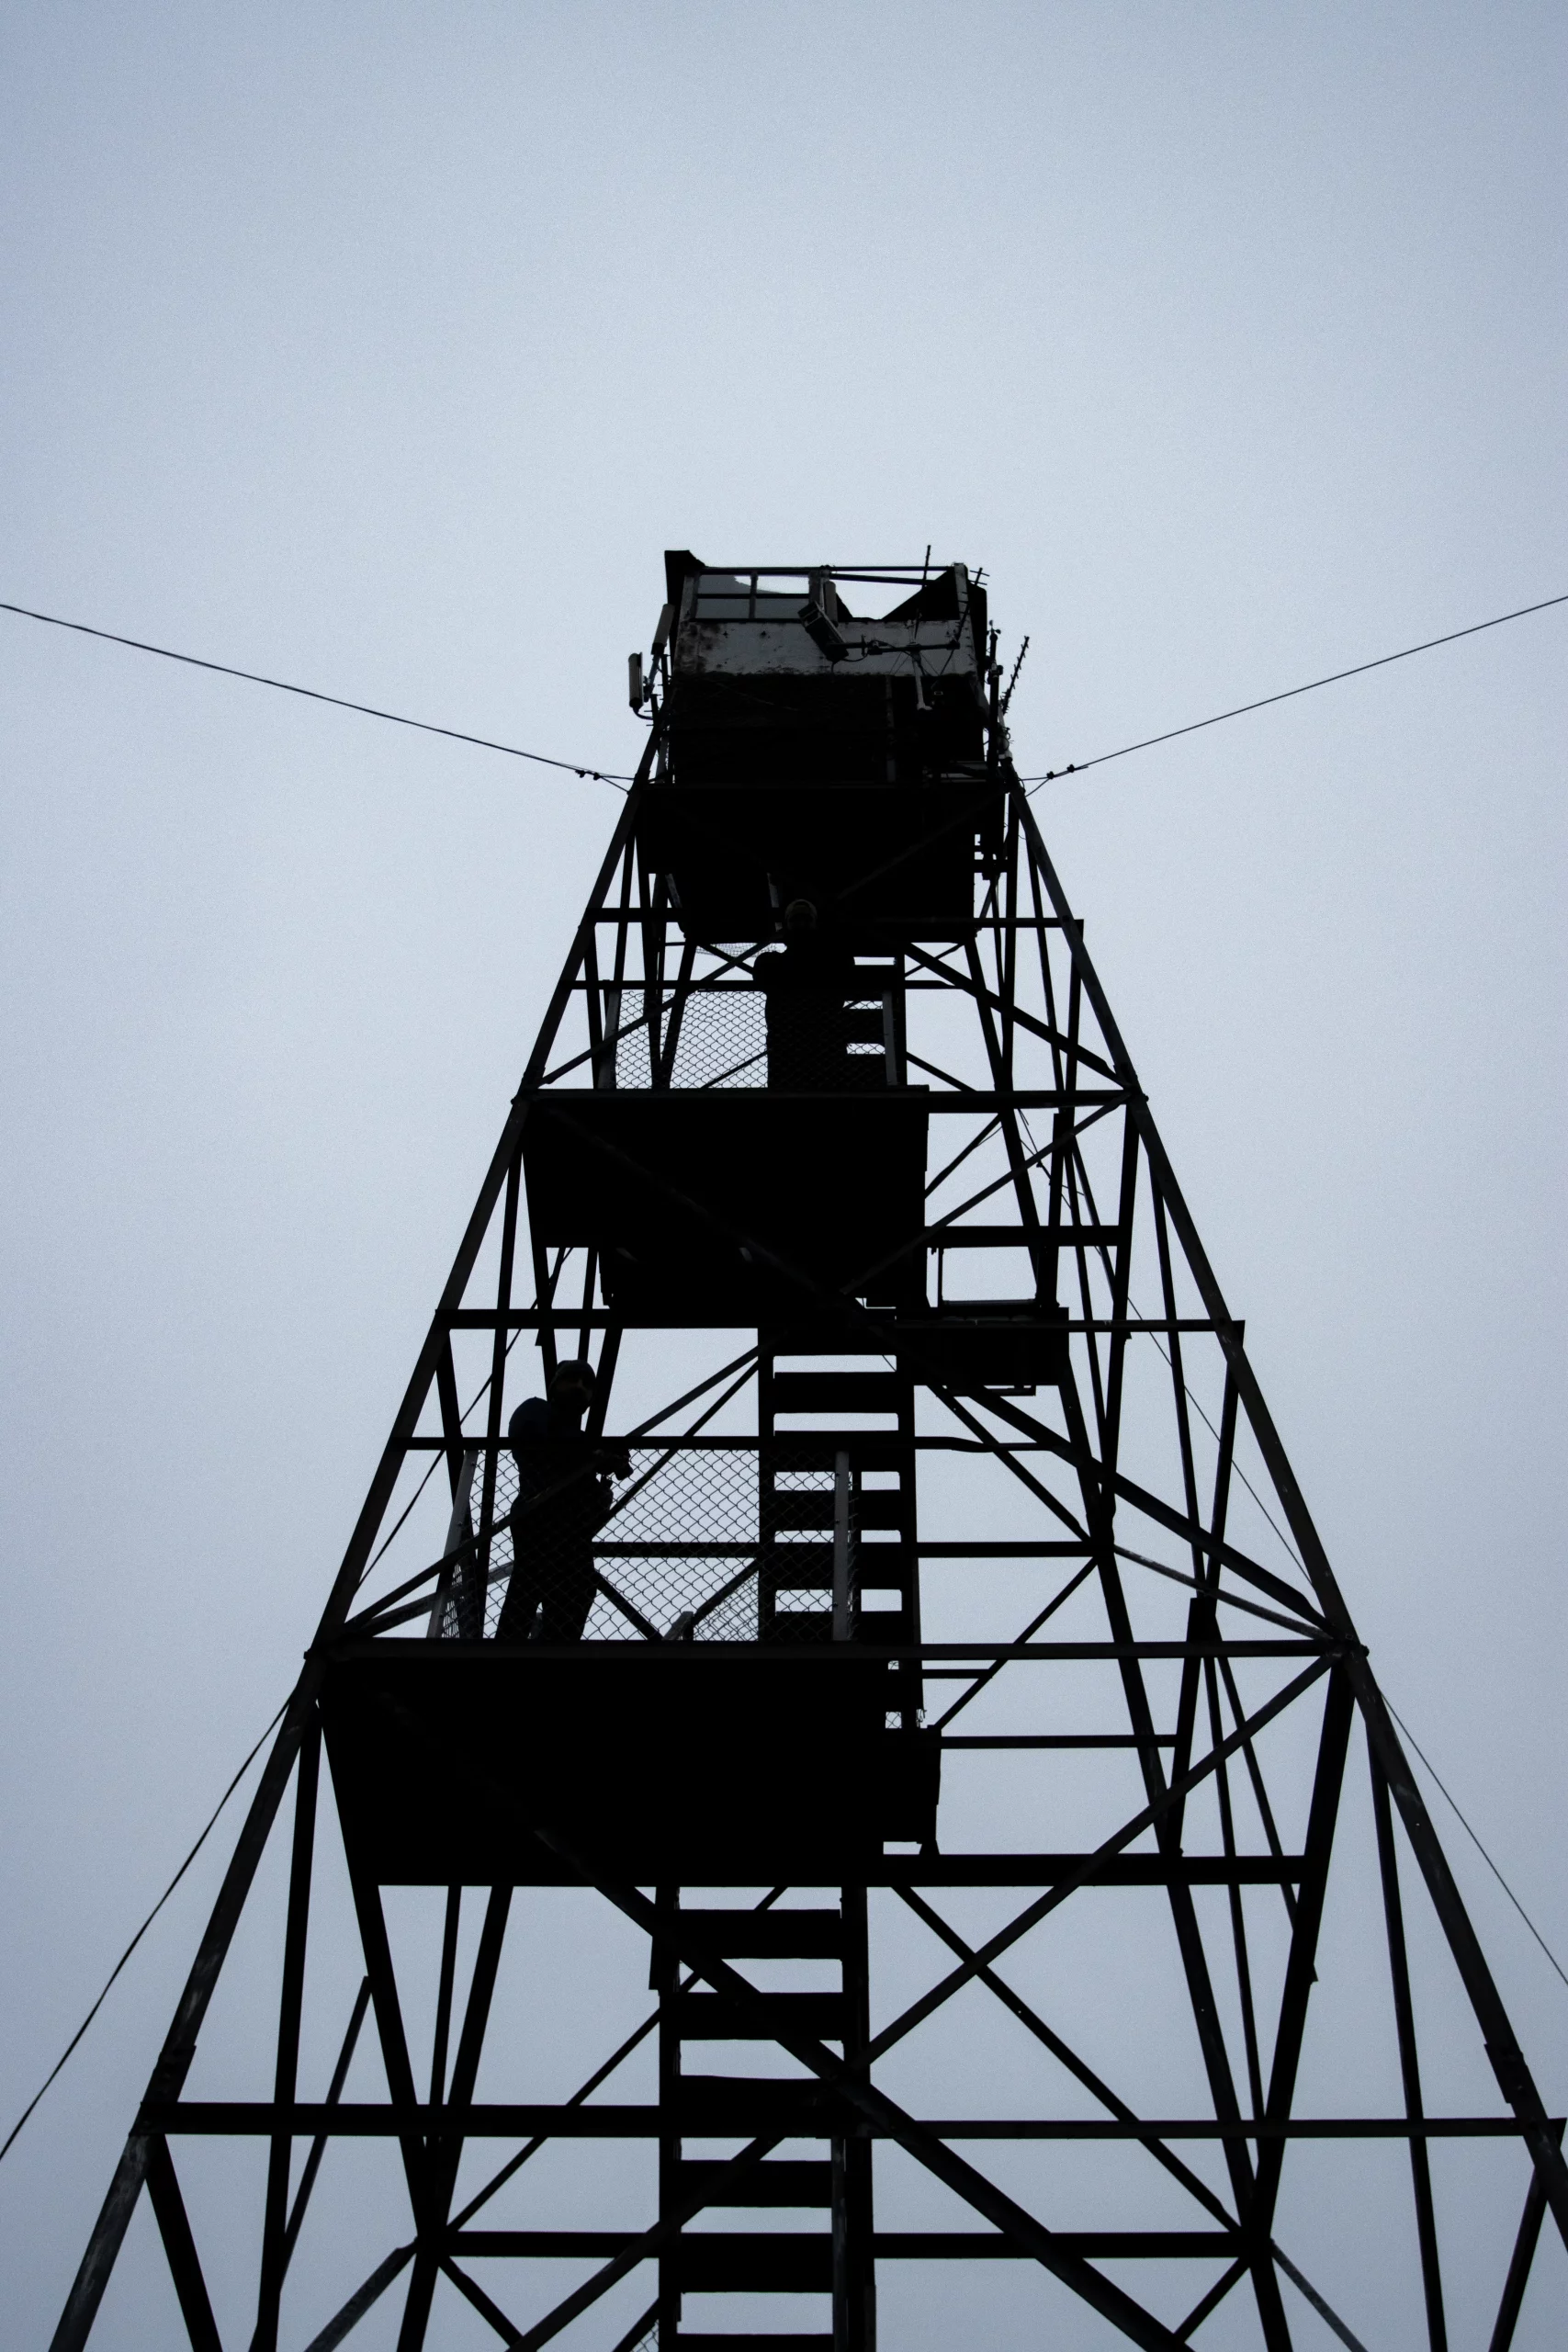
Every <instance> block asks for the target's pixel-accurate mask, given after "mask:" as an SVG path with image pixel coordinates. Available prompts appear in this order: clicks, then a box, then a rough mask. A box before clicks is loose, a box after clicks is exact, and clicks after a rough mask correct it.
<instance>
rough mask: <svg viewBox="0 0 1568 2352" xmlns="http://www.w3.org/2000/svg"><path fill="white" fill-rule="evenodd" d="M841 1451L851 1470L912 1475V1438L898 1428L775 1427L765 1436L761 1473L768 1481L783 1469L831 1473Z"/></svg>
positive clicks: (766, 1482)
mask: <svg viewBox="0 0 1568 2352" xmlns="http://www.w3.org/2000/svg"><path fill="white" fill-rule="evenodd" d="M840 1453H847V1454H848V1455H849V1457H850V1467H851V1469H852V1470H897V1472H899V1474H900V1475H901V1476H908V1475H909V1442H908V1439H907V1438H904V1437H901V1436H900V1435H899V1433H898V1431H897V1430H831V1429H829V1430H773V1432H772V1434H771V1435H769V1436H766V1437H764V1438H763V1440H762V1477H763V1484H764V1485H767V1484H768V1483H769V1482H770V1481H771V1480H772V1479H773V1478H775V1477H776V1476H778V1473H779V1472H780V1471H781V1470H818V1471H826V1472H828V1474H829V1476H831V1474H832V1472H833V1469H834V1467H835V1464H836V1462H837V1458H838V1456H839V1455H840Z"/></svg>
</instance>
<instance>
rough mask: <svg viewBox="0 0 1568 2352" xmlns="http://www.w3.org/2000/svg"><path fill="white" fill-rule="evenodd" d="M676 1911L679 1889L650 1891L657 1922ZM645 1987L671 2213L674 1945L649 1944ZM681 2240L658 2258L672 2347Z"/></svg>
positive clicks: (677, 2080) (675, 2114)
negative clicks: (654, 2030) (650, 1998)
mask: <svg viewBox="0 0 1568 2352" xmlns="http://www.w3.org/2000/svg"><path fill="white" fill-rule="evenodd" d="M680 1905H681V1890H680V1888H679V1887H678V1886H660V1887H657V1888H655V1890H654V1908H655V1910H656V1912H657V1913H658V1916H659V1917H660V1920H668V1921H669V1922H670V1923H671V1925H673V1924H674V1918H675V1914H676V1912H677V1911H678V1910H679V1909H680ZM649 1984H650V1985H651V1986H652V1989H653V1991H654V1992H656V1993H657V1994H658V1996H659V2211H660V2215H661V2216H663V2215H667V2214H670V2213H672V2212H673V2211H675V2208H676V2205H677V2204H678V2202H679V2200H680V2196H681V2112H680V2100H681V2030H680V2024H679V2021H678V2019H677V2018H676V2015H675V2008H676V2004H677V2003H678V2001H679V2000H680V1997H681V1970H680V1962H678V1960H677V1959H676V1956H675V1946H674V1943H673V1941H671V1942H668V1943H665V1942H661V1941H660V1940H659V1939H657V1938H656V1939H655V1940H654V1945H653V1951H652V1953H651V1955H650V1961H649ZM680 2262H681V2249H680V2239H679V2237H677V2238H676V2239H675V2240H674V2241H673V2242H672V2243H669V2244H667V2245H665V2246H664V2247H663V2248H662V2249H661V2251H660V2256H659V2341H660V2344H661V2345H666V2346H672V2345H674V2343H675V2342H676V2340H677V2338H678V2336H679V2334H680V2328H681V2274H680Z"/></svg>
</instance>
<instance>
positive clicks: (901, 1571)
mask: <svg viewBox="0 0 1568 2352" xmlns="http://www.w3.org/2000/svg"><path fill="white" fill-rule="evenodd" d="M912 1567H913V1562H912V1560H911V1559H910V1556H909V1554H908V1549H907V1547H906V1546H905V1545H904V1544H860V1545H858V1546H857V1547H856V1550H855V1553H854V1581H855V1589H856V1590H857V1591H859V1592H905V1591H907V1590H908V1586H909V1584H910V1582H911V1580H912V1579H911V1569H912ZM761 1574H762V1584H763V1587H764V1589H766V1590H767V1591H770V1592H831V1591H832V1589H833V1546H832V1545H831V1544H773V1545H772V1546H770V1548H769V1549H768V1551H767V1552H766V1553H765V1554H764V1555H763V1558H762V1571H761Z"/></svg>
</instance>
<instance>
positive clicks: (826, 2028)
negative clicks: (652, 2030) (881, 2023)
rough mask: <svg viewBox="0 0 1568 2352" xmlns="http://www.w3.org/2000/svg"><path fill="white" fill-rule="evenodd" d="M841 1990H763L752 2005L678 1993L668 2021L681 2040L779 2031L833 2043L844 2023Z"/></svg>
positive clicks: (759, 2037) (757, 2036)
mask: <svg viewBox="0 0 1568 2352" xmlns="http://www.w3.org/2000/svg"><path fill="white" fill-rule="evenodd" d="M847 2011H848V2004H847V2003H846V2001H845V1999H844V1996H843V1995H842V1994H841V1993H764V1994H762V1995H761V1998H760V2001H759V2004H758V2006H757V2007H756V2008H755V2009H753V2008H752V2007H750V2005H748V2007H745V2008H739V2007H733V2006H732V2005H731V2004H730V2003H729V2002H728V2001H727V2000H725V1999H724V1998H723V1996H722V1995H720V1994H717V1993H682V1996H681V1998H680V1999H679V2000H678V2001H677V2002H675V2003H674V2005H673V2007H671V2012H670V2016H671V2023H672V2024H673V2026H674V2029H675V2031H676V2032H677V2033H678V2034H679V2036H680V2038H681V2040H682V2041H777V2039H778V2037H779V2035H780V2034H781V2033H790V2034H797V2035H798V2034H809V2035H810V2036H811V2038H812V2039H813V2040H814V2041H840V2039H841V2038H842V2035H843V2031H844V2027H845V2025H846V2023H847V2022H848V2017H847Z"/></svg>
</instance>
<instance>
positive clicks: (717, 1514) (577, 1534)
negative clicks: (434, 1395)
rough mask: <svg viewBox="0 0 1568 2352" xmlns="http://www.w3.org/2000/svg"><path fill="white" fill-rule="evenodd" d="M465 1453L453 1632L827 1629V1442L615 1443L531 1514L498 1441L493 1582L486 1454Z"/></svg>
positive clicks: (447, 1610) (449, 1612)
mask: <svg viewBox="0 0 1568 2352" xmlns="http://www.w3.org/2000/svg"><path fill="white" fill-rule="evenodd" d="M465 1460H466V1467H465V1476H466V1479H467V1487H466V1489H465V1490H464V1492H463V1494H462V1496H461V1498H460V1499H459V1503H458V1506H457V1511H456V1513H455V1515H454V1522H453V1524H454V1528H455V1530H456V1532H457V1544H456V1547H455V1549H454V1552H453V1554H452V1555H451V1558H450V1562H449V1565H448V1566H447V1567H446V1570H445V1571H444V1574H443V1579H442V1585H441V1591H440V1598H439V1600H438V1601H437V1604H436V1608H435V1614H434V1631H435V1633H436V1634H437V1637H438V1638H440V1639H442V1640H447V1641H452V1640H468V1641H474V1640H486V1639H495V1638H500V1639H502V1640H504V1641H526V1640H531V1639H533V1640H541V1641H566V1642H572V1641H589V1642H595V1641H636V1640H639V1639H640V1640H644V1641H647V1640H652V1639H659V1640H670V1639H674V1640H682V1639H686V1640H692V1641H699V1642H754V1641H758V1640H765V1639H769V1638H783V1639H785V1640H789V1641H801V1640H825V1639H828V1638H829V1637H830V1634H831V1616H832V1580H833V1535H832V1528H833V1507H834V1473H833V1470H832V1467H831V1466H830V1464H825V1463H824V1460H823V1458H822V1452H821V1448H820V1446H818V1447H816V1448H813V1447H810V1446H803V1445H795V1446H791V1445H783V1446H781V1445H777V1444H769V1445H765V1446H762V1447H761V1448H759V1447H755V1446H736V1447H728V1446H689V1447H688V1446H682V1447H677V1448H671V1447H666V1446H634V1447H632V1448H631V1449H630V1450H629V1451H628V1452H626V1453H616V1452H615V1450H614V1449H610V1448H607V1449H604V1451H603V1452H602V1453H598V1454H596V1455H592V1459H590V1460H587V1461H585V1462H584V1463H582V1464H579V1465H578V1466H577V1468H576V1471H575V1474H574V1473H573V1472H571V1471H570V1470H569V1471H568V1472H567V1473H566V1474H565V1475H564V1476H557V1477H556V1478H555V1480H554V1483H553V1484H552V1485H551V1486H548V1487H543V1488H540V1489H538V1490H536V1491H535V1492H534V1493H533V1494H532V1495H531V1497H529V1498H525V1507H524V1508H522V1509H518V1508H517V1505H518V1498H519V1492H520V1480H519V1476H518V1470H517V1464H516V1460H515V1457H514V1456H513V1453H511V1452H510V1451H509V1450H508V1449H506V1448H504V1447H503V1448H502V1451H501V1453H500V1455H499V1458H498V1460H497V1464H496V1473H495V1491H494V1500H493V1504H492V1521H491V1525H492V1533H491V1544H490V1562H489V1570H488V1574H487V1575H484V1576H483V1581H482V1583H481V1571H480V1568H479V1562H478V1559H477V1553H476V1544H475V1532H476V1530H477V1529H478V1526H479V1520H480V1515H481V1510H482V1507H483V1454H482V1452H481V1451H480V1450H479V1449H478V1448H475V1449H473V1450H471V1451H470V1453H468V1455H467V1456H466V1458H465Z"/></svg>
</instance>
